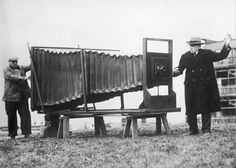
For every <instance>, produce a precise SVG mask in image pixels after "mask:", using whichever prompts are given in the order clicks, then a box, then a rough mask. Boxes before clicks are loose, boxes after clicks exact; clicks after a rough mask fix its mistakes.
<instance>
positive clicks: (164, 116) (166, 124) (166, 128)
mask: <svg viewBox="0 0 236 168" xmlns="http://www.w3.org/2000/svg"><path fill="white" fill-rule="evenodd" d="M161 118H162V122H163V125H164V127H165V131H166V134H168V135H169V134H171V131H170V126H169V124H168V121H167V118H166V114H163V115H162V117H161Z"/></svg>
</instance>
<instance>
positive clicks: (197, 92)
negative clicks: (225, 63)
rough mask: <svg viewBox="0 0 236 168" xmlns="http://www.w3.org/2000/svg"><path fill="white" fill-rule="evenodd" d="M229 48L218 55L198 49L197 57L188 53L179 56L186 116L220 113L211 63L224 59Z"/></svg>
mask: <svg viewBox="0 0 236 168" xmlns="http://www.w3.org/2000/svg"><path fill="white" fill-rule="evenodd" d="M230 49H231V48H230V47H228V46H223V48H222V49H221V51H220V53H217V52H213V51H211V50H206V49H199V50H198V53H197V55H195V56H194V55H193V54H192V53H191V52H190V51H188V52H186V53H185V54H183V55H182V56H181V59H180V62H179V66H178V68H179V71H180V73H179V74H182V73H183V71H184V70H186V72H185V81H184V85H185V105H186V115H191V114H206V113H211V112H216V111H220V96H219V90H218V86H217V81H216V76H215V71H214V66H213V62H216V61H220V60H223V59H225V58H226V57H227V56H228V54H229V52H230Z"/></svg>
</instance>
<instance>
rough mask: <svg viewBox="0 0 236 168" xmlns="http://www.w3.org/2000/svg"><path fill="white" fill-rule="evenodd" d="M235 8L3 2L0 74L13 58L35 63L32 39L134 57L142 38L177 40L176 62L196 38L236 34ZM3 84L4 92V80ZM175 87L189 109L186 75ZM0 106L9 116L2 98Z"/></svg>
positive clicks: (221, 0)
mask: <svg viewBox="0 0 236 168" xmlns="http://www.w3.org/2000/svg"><path fill="white" fill-rule="evenodd" d="M235 8H236V1H235V0H207V1H206V0H178V1H176V0H1V1H0V38H1V40H0V56H1V57H0V58H1V72H0V75H1V76H2V70H3V67H5V66H7V65H8V61H7V58H8V57H9V56H17V57H19V58H20V60H19V63H20V64H28V63H29V62H30V59H29V54H28V49H27V42H29V44H30V45H31V46H33V45H43V46H44V45H45V46H69V47H77V45H78V44H79V45H80V47H85V48H111V49H119V50H121V52H120V53H117V54H121V55H124V54H125V55H130V54H142V38H143V37H152V38H167V39H173V41H174V48H173V49H174V56H173V57H174V58H173V59H174V63H173V64H174V65H173V66H177V64H178V61H179V58H180V56H181V53H183V52H185V51H186V50H188V46H187V44H186V41H187V40H189V38H190V37H191V36H199V37H202V38H208V39H213V40H223V38H224V36H225V34H226V33H230V34H232V36H233V38H235V36H236V23H235V21H236V12H235ZM0 82H1V85H0V87H1V88H2V89H0V94H1V95H3V83H4V80H3V78H0ZM174 89H175V90H176V93H177V96H178V100H177V103H178V105H179V106H181V108H182V109H184V97H183V77H179V78H176V79H174ZM0 108H1V110H0V115H1V116H4V117H6V114H5V111H4V103H3V102H1V103H0ZM183 113H184V112H182V113H181V115H180V114H179V113H178V114H177V113H176V116H181V117H182V118H183V116H184V115H182V114H183ZM0 118H2V117H0ZM1 123H3V122H1ZM1 123H0V125H1ZM5 123H6V122H5Z"/></svg>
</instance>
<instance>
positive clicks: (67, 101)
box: [31, 48, 142, 111]
mask: <svg viewBox="0 0 236 168" xmlns="http://www.w3.org/2000/svg"><path fill="white" fill-rule="evenodd" d="M32 53H33V54H32V63H33V65H34V69H35V74H34V73H32V81H31V87H32V99H31V108H32V110H40V109H41V106H43V107H44V110H48V111H53V110H63V109H73V108H76V107H77V106H78V105H82V104H83V103H84V102H83V96H84V95H83V92H84V90H83V76H82V75H83V71H82V62H81V60H82V59H81V53H80V52H78V51H77V52H68V53H67V52H55V51H48V50H44V49H37V48H34V49H33V52H32ZM84 67H85V68H84V69H85V84H86V98H87V102H88V103H95V102H101V101H105V100H108V99H110V98H113V97H115V96H119V95H122V94H123V93H126V92H132V91H139V90H142V55H137V56H130V57H128V56H116V55H110V54H105V53H98V52H91V51H86V52H85V54H84ZM37 85H38V89H37ZM38 90H39V93H40V95H39V94H38ZM40 97H41V100H40Z"/></svg>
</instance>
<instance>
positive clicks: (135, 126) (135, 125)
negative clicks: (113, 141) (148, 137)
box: [131, 117, 138, 139]
mask: <svg viewBox="0 0 236 168" xmlns="http://www.w3.org/2000/svg"><path fill="white" fill-rule="evenodd" d="M131 120H132V139H136V138H138V122H137V118H136V117H131Z"/></svg>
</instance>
